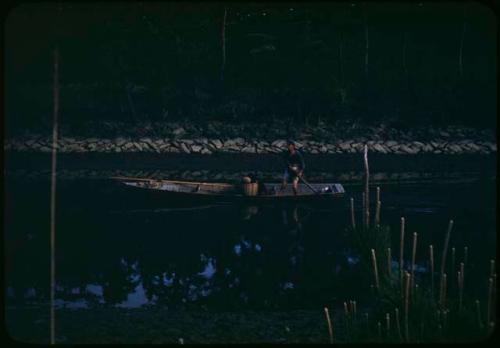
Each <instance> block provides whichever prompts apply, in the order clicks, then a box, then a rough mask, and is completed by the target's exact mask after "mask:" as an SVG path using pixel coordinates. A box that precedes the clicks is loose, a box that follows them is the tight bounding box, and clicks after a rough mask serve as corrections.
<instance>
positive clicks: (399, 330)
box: [394, 308, 403, 340]
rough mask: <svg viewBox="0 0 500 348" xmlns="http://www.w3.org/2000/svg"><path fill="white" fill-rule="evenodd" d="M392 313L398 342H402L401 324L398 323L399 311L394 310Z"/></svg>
mask: <svg viewBox="0 0 500 348" xmlns="http://www.w3.org/2000/svg"><path fill="white" fill-rule="evenodd" d="M394 312H395V317H396V329H397V330H398V337H399V339H400V340H403V336H402V335H401V323H400V322H399V309H398V308H396V309H395V310H394Z"/></svg>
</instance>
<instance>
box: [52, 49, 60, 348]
mask: <svg viewBox="0 0 500 348" xmlns="http://www.w3.org/2000/svg"><path fill="white" fill-rule="evenodd" d="M53 92H54V95H53V97H54V104H53V105H54V114H53V119H52V163H51V184H50V343H51V344H55V343H56V321H55V320H56V319H55V315H56V314H55V302H54V301H55V296H56V193H57V189H56V183H57V180H56V176H57V147H58V146H57V139H58V132H59V122H58V117H59V48H58V47H56V48H55V49H54V90H53Z"/></svg>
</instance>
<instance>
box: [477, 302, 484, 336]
mask: <svg viewBox="0 0 500 348" xmlns="http://www.w3.org/2000/svg"><path fill="white" fill-rule="evenodd" d="M476 314H477V324H478V326H479V328H480V329H482V328H483V321H482V320H481V303H480V302H479V300H476Z"/></svg>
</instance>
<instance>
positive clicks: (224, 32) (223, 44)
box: [220, 8, 227, 80]
mask: <svg viewBox="0 0 500 348" xmlns="http://www.w3.org/2000/svg"><path fill="white" fill-rule="evenodd" d="M226 18H227V8H224V17H223V19H222V34H221V36H222V66H221V71H220V79H221V80H224V69H225V67H226Z"/></svg>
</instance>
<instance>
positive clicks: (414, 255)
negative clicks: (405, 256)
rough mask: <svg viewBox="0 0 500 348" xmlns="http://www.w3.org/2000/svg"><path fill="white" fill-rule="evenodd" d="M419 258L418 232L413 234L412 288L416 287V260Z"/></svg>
mask: <svg viewBox="0 0 500 348" xmlns="http://www.w3.org/2000/svg"><path fill="white" fill-rule="evenodd" d="M416 256H417V232H414V233H413V249H412V254H411V288H412V291H413V287H414V286H415V258H416Z"/></svg>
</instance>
